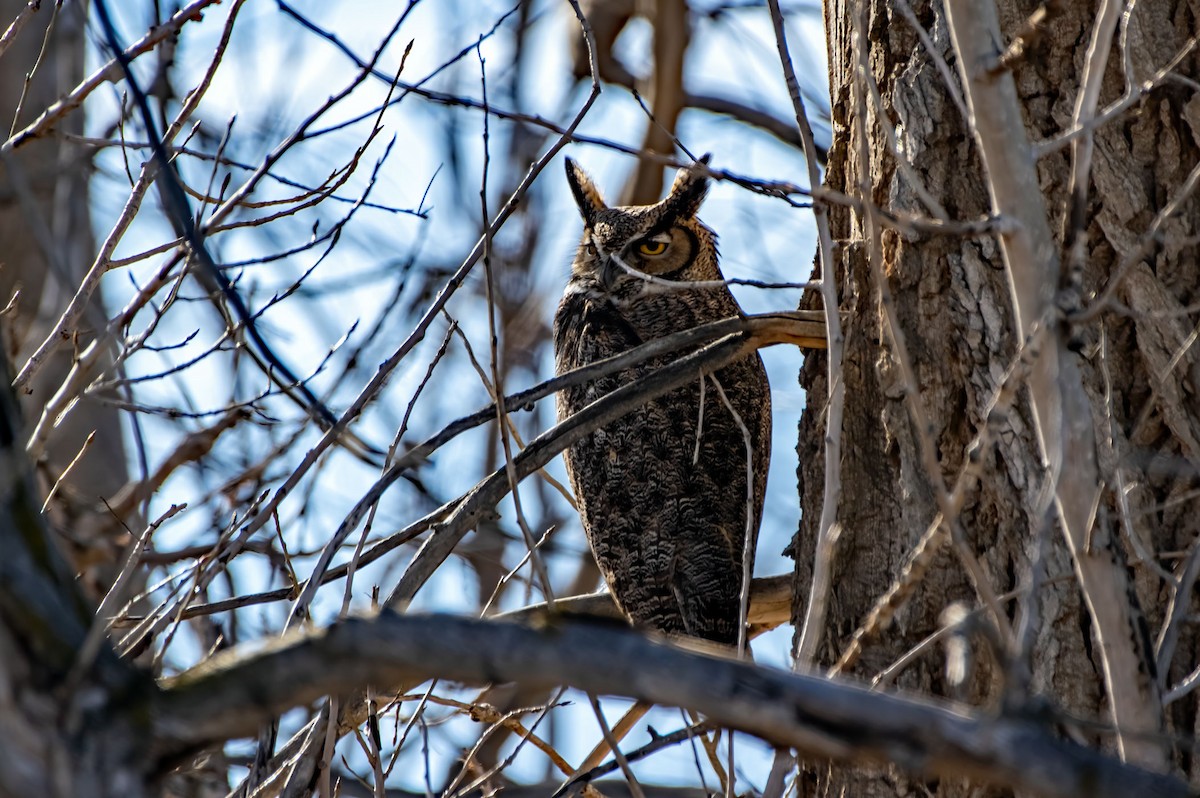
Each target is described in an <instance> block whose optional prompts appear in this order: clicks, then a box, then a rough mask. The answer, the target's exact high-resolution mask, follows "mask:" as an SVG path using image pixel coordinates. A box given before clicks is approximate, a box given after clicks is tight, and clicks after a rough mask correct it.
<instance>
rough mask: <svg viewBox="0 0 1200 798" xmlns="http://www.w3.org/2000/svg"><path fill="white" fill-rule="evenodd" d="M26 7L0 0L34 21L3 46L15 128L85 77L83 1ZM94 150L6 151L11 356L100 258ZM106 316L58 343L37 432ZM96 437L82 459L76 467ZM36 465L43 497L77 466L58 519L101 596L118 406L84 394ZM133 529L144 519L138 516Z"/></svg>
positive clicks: (21, 351)
mask: <svg viewBox="0 0 1200 798" xmlns="http://www.w3.org/2000/svg"><path fill="white" fill-rule="evenodd" d="M28 5H29V4H28V3H26V2H25V0H0V20H4V22H3V24H4V25H6V26H7V25H8V24H9V23H11V22H12V21H13V20H14V19H18V18H27V19H28V22H26V23H25V26H24V27H23V28H22V29H21V30H20V33H19V35H16V36H14V38H12V40H11V42H10V44H9V46H8V48H7V49H6V50H5V51H4V53H3V69H0V109H2V112H3V119H4V124H5V130H6V131H8V130H10V129H11V130H20V129H21V128H22V127H24V126H25V125H27V124H29V123H30V122H31V121H32V120H33V119H35V118H37V116H38V115H39V114H41V113H42V112H43V111H44V110H45V109H46V108H47V107H48V106H49V105H50V104H51V103H53V102H54V101H55V100H57V99H58V98H59V97H61V96H62V95H64V94H66V93H67V92H68V91H69V90H70V89H72V88H73V87H74V86H75V85H76V84H78V83H79V81H80V80H81V79H82V78H83V76H84V52H85V46H84V45H85V39H84V23H85V10H84V8H83V6H82V5H80V4H76V3H68V4H65V5H62V6H61V7H55V4H44V5H43V6H41V7H39V8H38V9H37V10H36V11H35V12H33V13H32V14H28V16H25V15H24V14H23V13H22V12H23V10H24V9H25V8H26V7H27V6H28ZM61 129H62V132H65V133H68V134H75V135H79V134H82V133H83V114H82V113H74V114H70V115H69V116H67V117H66V118H65V119H64V120H62V122H61ZM8 135H10V134H8V133H6V138H7V136H8ZM91 155H92V153H91V152H90V151H88V150H87V149H86V148H84V147H83V146H81V145H79V144H77V143H75V142H72V141H70V140H69V139H67V138H65V137H63V136H61V135H53V136H46V137H43V138H41V139H38V140H36V141H30V142H28V143H26V144H25V145H23V146H21V147H19V148H16V149H13V150H11V151H8V152H5V153H3V157H2V159H0V165H2V169H0V242H3V256H2V260H3V267H2V268H0V306H3V305H6V304H7V303H8V301H9V299H10V298H11V297H12V296H13V295H14V293H17V292H19V295H18V297H17V301H16V302H15V304H14V306H13V309H12V313H10V314H9V315H8V316H7V317H6V318H5V321H4V345H5V346H6V347H8V350H9V351H7V352H6V354H7V355H8V356H9V362H10V363H15V364H18V365H19V364H21V363H24V362H25V359H26V358H27V357H28V356H29V355H30V354H31V353H32V352H33V350H34V349H36V348H37V346H38V345H39V344H41V343H42V341H43V340H44V339H45V338H46V336H47V335H48V334H49V333H50V330H51V329H52V328H53V325H54V323H55V322H56V321H58V318H59V316H61V315H62V312H63V309H64V308H65V307H66V306H67V304H68V302H70V300H71V297H72V295H73V294H74V293H75V291H76V289H77V288H78V287H79V283H80V280H81V278H82V277H83V275H84V273H85V272H86V271H87V270H88V268H89V266H91V263H92V259H93V258H94V257H95V254H96V245H95V239H94V238H93V236H92V229H91V217H90V214H89V212H88V180H89V179H90V177H91V171H92V170H91V163H90V160H91ZM105 321H106V318H105V315H104V310H103V307H102V303H101V301H100V298H99V295H98V294H97V296H95V297H94V299H93V301H92V304H91V306H90V308H89V311H88V313H86V314H85V316H84V318H83V319H82V321H81V324H80V325H79V329H78V330H76V331H74V333H75V334H74V335H73V336H72V340H70V341H64V342H60V345H59V347H58V348H57V350H56V351H55V353H54V354H53V355H52V356H51V358H50V359H49V360H48V361H47V363H46V365H45V366H44V367H43V368H42V370H41V372H40V373H39V374H38V376H37V378H36V379H35V380H34V381H33V382H32V383H31V385H30V386H29V389H28V391H27V392H22V395H21V396H20V399H21V409H22V411H23V414H24V416H25V419H26V421H27V423H28V425H29V428H32V424H33V423H34V422H36V421H37V419H38V418H39V416H40V415H41V413H42V408H44V407H45V405H46V403H47V401H48V400H49V399H50V397H51V396H53V395H54V393H55V392H56V391H57V390H58V387H59V386H60V385H61V384H62V382H63V380H64V379H66V377H67V374H68V373H69V372H70V370H71V366H72V365H73V363H74V357H75V355H76V354H77V353H78V352H79V351H80V350H82V349H83V348H84V347H86V346H87V344H89V343H90V342H91V340H92V338H93V337H94V335H95V332H96V328H97V327H101V328H102V327H103V325H104V323H105ZM93 433H94V435H95V437H94V439H93V440H92V441H91V442H90V443H89V444H87V449H86V451H85V452H84V454H83V456H82V457H79V459H78V462H76V463H75V464H74V465H73V466H71V465H70V464H71V462H72V460H74V459H75V458H76V456H77V455H79V453H80V451H81V449H83V447H84V445H85V441H87V440H88V436H89V435H92V434H93ZM36 465H37V468H38V478H39V479H38V488H39V490H41V491H42V493H43V494H45V493H46V492H47V491H49V490H50V489H51V487H52V486H53V485H54V483H55V482H56V481H58V478H59V477H60V476H61V475H62V474H63V472H64V471H67V469H68V467H69V466H70V470H69V473H68V474H67V476H66V478H65V479H63V480H62V484H61V485H60V486H59V488H58V490H57V491H56V493H55V501H54V502H53V503H52V509H51V515H50V516H49V518H50V521H51V525H52V526H53V528H55V529H56V530H57V531H58V532H59V533H61V534H62V535H63V541H64V543H65V544H66V545H67V546H68V547H69V553H70V555H71V559H72V563H73V565H75V567H76V568H77V570H79V571H81V572H83V573H84V574H85V581H86V583H87V585H88V586H89V587H90V588H91V589H92V592H93V594H94V595H103V591H104V589H105V588H106V586H107V585H106V583H107V582H108V580H109V579H110V578H111V573H109V571H110V570H111V567H112V565H113V564H114V563H115V562H116V560H117V558H118V556H119V555H120V553H121V550H122V548H123V546H124V544H125V543H126V542H127V541H124V540H121V539H118V538H117V536H115V535H114V534H113V527H114V524H113V522H112V518H111V515H110V514H108V513H106V512H104V511H103V505H102V504H101V501H100V500H101V498H107V499H111V498H112V497H113V496H114V495H115V494H116V493H117V491H118V490H120V488H121V487H122V486H123V485H124V484H125V482H126V481H127V473H128V472H127V469H126V453H125V445H124V441H123V440H122V431H121V421H120V418H119V414H118V412H117V410H116V408H115V407H113V406H111V405H106V404H102V403H100V402H97V401H95V400H94V399H85V400H84V401H82V402H80V404H79V406H78V407H75V408H73V410H72V412H71V413H70V414H68V415H67V416H66V418H65V419H64V421H63V422H62V423H61V424H60V425H59V426H58V427H57V428H56V429H55V431H54V433H53V435H52V436H51V438H50V440H49V443H48V445H47V447H46V452H45V457H44V458H43V459H42V460H41V461H40V462H38V463H37V464H36ZM121 520H128V519H121ZM130 525H131V526H136V525H137V524H136V522H134V521H132V520H130ZM94 568H99V570H93V569H94Z"/></svg>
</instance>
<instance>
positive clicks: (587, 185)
mask: <svg viewBox="0 0 1200 798" xmlns="http://www.w3.org/2000/svg"><path fill="white" fill-rule="evenodd" d="M566 164H567V184H568V185H570V186H571V194H572V196H574V197H575V204H576V205H578V206H579V215H580V216H582V217H583V223H584V224H585V225H587V226H588V227H591V226H592V223H593V222H594V221H595V220H596V216H597V215H598V214H599V213H600V211H602V210H604V209H605V208H607V207H608V206H607V205H605V204H604V198H603V197H601V196H600V189H598V188H596V184H595V183H593V182H592V179H591V178H590V177H588V175H587V172H585V171H583V167H581V166H580V165H579V164H577V163H575V162H574V161H572V160H571V159H570V158H567V159H566Z"/></svg>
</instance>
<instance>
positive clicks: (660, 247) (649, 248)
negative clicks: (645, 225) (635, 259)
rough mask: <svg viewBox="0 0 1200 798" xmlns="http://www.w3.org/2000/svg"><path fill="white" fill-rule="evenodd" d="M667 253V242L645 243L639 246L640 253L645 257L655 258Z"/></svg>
mask: <svg viewBox="0 0 1200 798" xmlns="http://www.w3.org/2000/svg"><path fill="white" fill-rule="evenodd" d="M666 251H667V242H666V241H643V242H642V243H640V244H638V252H640V253H641V254H643V255H649V256H651V257H654V256H655V255H661V254H663V253H664V252H666Z"/></svg>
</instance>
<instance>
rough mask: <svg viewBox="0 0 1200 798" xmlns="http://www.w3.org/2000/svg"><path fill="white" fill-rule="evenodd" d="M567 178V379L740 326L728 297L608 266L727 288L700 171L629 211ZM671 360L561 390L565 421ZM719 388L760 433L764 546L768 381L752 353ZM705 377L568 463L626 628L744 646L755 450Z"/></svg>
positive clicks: (588, 444) (560, 365)
mask: <svg viewBox="0 0 1200 798" xmlns="http://www.w3.org/2000/svg"><path fill="white" fill-rule="evenodd" d="M567 174H568V179H569V182H570V183H571V186H572V192H573V194H574V196H575V197H576V200H577V203H578V204H579V205H580V213H581V215H582V216H583V217H584V222H585V226H584V234H583V240H582V243H581V245H580V248H579V251H578V254H577V256H576V258H575V262H574V264H573V265H572V270H571V278H570V280H569V282H568V285H567V290H566V292H565V294H564V296H563V299H562V302H561V303H560V305H559V307H558V312H557V313H556V315H555V320H554V346H555V354H556V366H557V371H558V373H559V374H563V373H566V372H568V371H571V370H572V369H575V368H578V367H580V366H584V365H587V364H589V363H594V362H596V361H598V360H602V359H604V358H607V357H611V356H613V355H615V354H618V353H620V352H624V351H626V350H628V349H630V348H632V347H635V346H637V345H638V344H640V343H643V342H645V341H648V340H652V339H655V338H660V337H662V336H665V335H669V334H671V333H674V332H679V331H682V330H686V329H690V328H692V327H695V326H697V325H700V324H705V323H707V322H711V321H717V320H720V319H724V318H728V317H730V316H735V315H739V314H740V312H741V311H740V308H739V307H738V305H737V302H736V301H735V300H734V298H733V295H732V294H731V293H730V292H729V289H728V288H727V287H725V286H724V285H718V286H709V287H703V288H700V287H685V286H679V287H676V286H675V285H672V286H670V287H666V286H663V285H662V284H660V283H654V282H649V281H647V280H646V279H645V278H644V277H641V276H638V275H634V274H629V273H627V272H626V271H625V270H623V269H621V268H620V267H619V266H616V265H614V263H613V262H612V256H614V255H615V256H617V257H618V258H620V259H621V260H622V261H624V262H625V263H626V264H627V265H628V266H630V267H632V268H633V269H636V270H638V271H640V272H644V273H646V274H651V275H655V276H656V277H657V278H658V279H659V280H669V281H670V282H671V283H673V284H678V283H687V282H696V281H712V280H721V279H722V276H721V271H720V268H719V266H718V264H717V248H716V237H715V235H714V234H713V232H712V231H711V230H709V229H708V228H707V227H706V226H704V224H702V223H701V222H700V221H699V220H698V219H697V218H696V217H695V214H696V211H697V209H698V207H699V205H700V203H701V202H702V201H703V198H704V194H705V192H706V190H707V179H706V178H705V177H704V176H703V175H702V174H701V172H700V170H683V171H681V173H680V175H679V176H678V177H677V178H676V180H675V183H674V185H673V186H672V189H671V192H670V194H668V196H667V197H666V198H665V199H664V200H663V201H662V202H659V203H657V204H656V205H648V206H639V207H623V208H608V207H607V206H605V205H604V203H603V200H602V199H601V196H600V192H599V191H598V190H597V189H596V187H595V185H594V184H593V183H592V181H591V180H590V179H589V178H588V177H587V175H586V174H584V172H583V171H582V169H580V168H579V167H578V165H576V164H575V163H574V162H571V161H568V166H567ZM648 236H652V237H654V241H656V242H665V243H667V244H668V247H667V250H666V252H664V253H663V254H662V255H661V256H659V257H654V258H651V257H645V256H641V255H639V252H638V246H639V244H641V243H642V242H645V241H646V239H647V237H648ZM654 246H655V245H654V244H653V242H651V249H652V250H653V248H654ZM671 359H673V358H664V359H655V360H650V361H647V362H644V363H642V364H640V365H638V366H636V367H633V368H630V369H627V370H625V371H622V372H619V373H617V374H613V375H610V376H608V377H604V378H601V379H599V380H596V381H594V382H592V383H590V384H587V385H583V386H577V387H574V388H569V389H566V390H565V391H563V392H562V393H560V394H559V396H558V412H559V416H560V418H565V417H566V416H568V415H571V414H573V413H575V412H577V411H579V410H581V409H583V408H584V407H586V406H587V405H588V404H590V403H591V402H593V401H595V400H596V399H597V398H598V397H600V396H603V395H604V394H606V393H608V392H610V391H612V390H614V389H616V388H618V387H620V386H621V385H625V384H627V383H630V382H634V381H636V380H638V379H639V378H641V377H642V376H643V375H646V374H649V373H651V372H653V371H654V370H655V369H658V368H661V367H662V366H663V365H665V364H666V363H668V362H670V360H671ZM697 376H699V375H697ZM715 377H716V380H717V381H718V382H719V383H720V385H721V387H722V388H723V389H724V391H725V394H726V395H727V397H728V399H729V403H730V405H732V407H733V409H734V410H735V411H736V412H737V414H738V416H740V418H741V420H742V422H743V423H744V424H745V426H746V427H747V428H748V430H749V433H750V438H751V442H752V445H753V457H752V471H753V483H754V484H753V488H754V495H753V502H752V513H753V518H752V524H751V530H752V534H753V535H755V536H756V535H757V532H758V526H759V523H760V521H761V517H762V505H763V495H764V491H765V488H766V481H767V466H768V461H769V459H770V437H771V398H770V390H769V387H768V385H767V376H766V372H765V370H764V369H763V364H762V360H761V359H760V358H759V357H758V356H757V355H755V356H752V357H748V358H746V359H744V360H742V361H739V362H737V363H734V364H732V365H730V366H728V367H726V368H724V369H721V370H720V371H718V372H717V373H716V375H715ZM706 379H707V384H706V385H705V387H704V390H703V391H702V390H701V385H700V380H699V379H697V380H696V382H694V383H692V384H690V385H687V386H685V387H683V388H680V389H678V390H675V391H673V392H671V393H669V394H667V395H665V396H662V397H660V398H659V399H656V400H654V401H651V402H648V403H647V404H645V405H644V406H642V407H640V408H638V409H637V410H634V411H633V412H631V413H629V414H628V415H626V416H624V417H623V418H620V419H618V420H616V421H614V422H612V423H611V424H609V425H608V426H606V427H604V428H603V429H601V430H599V431H597V432H596V433H594V434H593V435H591V436H589V437H587V438H585V439H584V440H583V441H581V442H580V443H578V444H576V445H575V446H572V447H571V448H570V449H569V450H568V451H567V452H566V455H565V459H566V464H567V472H568V474H569V476H570V479H571V485H572V487H573V489H574V491H575V495H576V498H577V500H578V503H579V509H580V515H581V517H582V520H583V528H584V531H585V533H586V534H587V538H588V542H589V543H590V544H591V548H592V552H593V553H594V554H595V557H596V561H597V563H598V564H599V566H600V570H601V572H602V573H603V574H604V578H605V580H606V581H607V583H608V586H609V590H610V591H611V592H612V594H613V597H614V598H615V599H616V602H617V604H618V606H620V607H621V609H622V611H623V612H624V613H625V614H626V615H627V616H628V617H629V618H630V620H632V621H633V622H634V623H635V624H637V625H640V626H645V627H648V628H652V629H657V630H659V631H662V632H666V633H670V634H686V635H691V636H694V637H702V638H706V639H710V640H715V641H717V642H720V643H724V644H728V645H733V644H734V643H736V641H737V637H738V613H739V599H740V594H741V590H742V553H743V548H744V544H745V535H746V506H747V502H746V482H747V470H746V447H745V438H744V436H743V433H742V430H741V427H740V426H739V425H738V423H737V421H736V420H735V418H734V417H733V415H732V414H731V413H730V411H729V409H728V408H727V407H726V405H725V403H724V402H723V401H722V399H721V397H720V394H719V392H718V391H717V390H716V388H715V386H714V384H713V382H712V377H711V376H710V377H707V378H706ZM702 396H703V413H702V412H701V397H702ZM697 439H699V451H698V456H697ZM753 548H754V547H753V545H751V548H750V551H751V557H753ZM751 565H753V563H751Z"/></svg>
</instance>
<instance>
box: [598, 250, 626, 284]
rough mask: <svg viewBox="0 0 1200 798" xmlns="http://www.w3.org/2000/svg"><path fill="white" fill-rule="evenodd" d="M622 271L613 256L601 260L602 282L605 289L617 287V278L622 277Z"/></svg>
mask: <svg viewBox="0 0 1200 798" xmlns="http://www.w3.org/2000/svg"><path fill="white" fill-rule="evenodd" d="M622 271H623V270H622V269H621V267H620V266H618V265H617V262H616V261H614V260H613V259H612V258H605V259H604V260H603V261H601V265H600V283H601V284H602V285H603V286H604V290H606V291H612V290H613V289H615V288H616V287H617V280H618V279H620V277H621V274H622Z"/></svg>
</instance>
